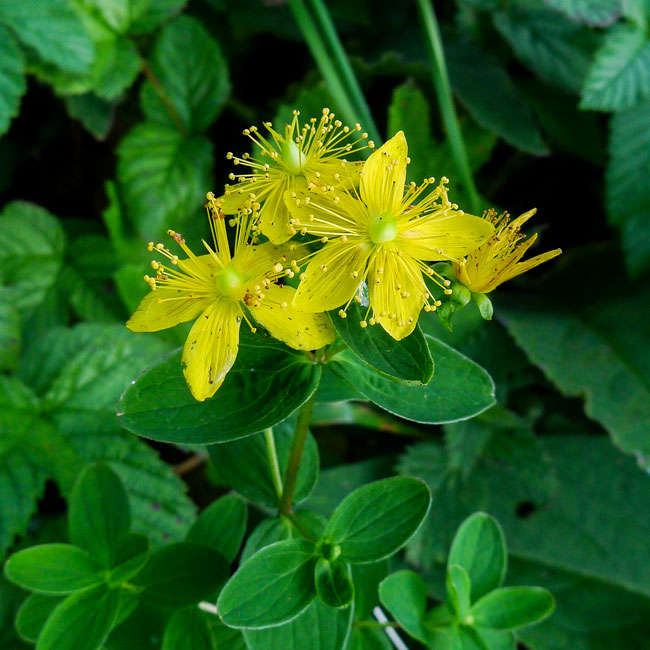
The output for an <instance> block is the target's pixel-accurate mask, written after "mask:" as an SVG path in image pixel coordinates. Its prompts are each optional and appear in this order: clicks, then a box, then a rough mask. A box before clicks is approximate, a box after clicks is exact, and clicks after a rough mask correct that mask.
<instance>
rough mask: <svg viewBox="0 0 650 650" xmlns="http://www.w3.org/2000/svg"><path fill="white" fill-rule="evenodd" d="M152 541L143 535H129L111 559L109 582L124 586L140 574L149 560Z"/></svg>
mask: <svg viewBox="0 0 650 650" xmlns="http://www.w3.org/2000/svg"><path fill="white" fill-rule="evenodd" d="M150 550H151V540H150V539H149V538H148V537H147V536H146V535H143V534H141V533H128V534H126V535H124V536H123V537H122V538H121V539H120V540H119V541H118V543H117V545H116V548H115V552H114V553H113V554H112V557H111V572H110V576H109V577H108V579H107V582H108V584H109V585H111V586H117V585H122V584H124V583H126V581H127V580H128V579H129V578H132V577H133V576H134V575H136V574H137V573H139V572H140V570H141V569H142V567H143V566H144V565H145V564H146V563H147V561H148V560H149V552H150Z"/></svg>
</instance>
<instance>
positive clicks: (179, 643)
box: [162, 607, 217, 650]
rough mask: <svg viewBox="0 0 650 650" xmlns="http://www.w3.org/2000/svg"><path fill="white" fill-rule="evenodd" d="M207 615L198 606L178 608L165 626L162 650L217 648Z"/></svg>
mask: <svg viewBox="0 0 650 650" xmlns="http://www.w3.org/2000/svg"><path fill="white" fill-rule="evenodd" d="M209 616H211V614H207V613H206V612H203V611H201V610H200V609H199V608H198V607H192V608H190V609H179V610H178V611H177V612H175V613H174V614H173V616H172V617H171V618H170V619H169V622H168V623H167V625H166V626H165V636H164V637H163V641H162V650H217V644H216V642H215V640H214V634H213V633H212V629H211V627H210V623H209V618H208V617H209Z"/></svg>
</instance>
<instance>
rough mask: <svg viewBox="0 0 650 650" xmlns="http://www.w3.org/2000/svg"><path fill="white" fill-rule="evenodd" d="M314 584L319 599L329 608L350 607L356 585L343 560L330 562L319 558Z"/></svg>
mask: <svg viewBox="0 0 650 650" xmlns="http://www.w3.org/2000/svg"><path fill="white" fill-rule="evenodd" d="M314 584H315V585H316V593H317V595H318V597H319V598H320V600H322V601H323V602H324V603H325V604H326V605H328V606H329V607H335V608H337V609H339V608H341V607H348V606H349V605H350V603H351V602H352V600H353V599H354V584H353V583H352V579H351V577H350V571H349V569H348V567H347V565H346V564H345V562H342V561H341V560H333V561H332V562H330V561H329V560H328V559H326V558H324V557H321V558H318V561H317V562H316V568H315V570H314Z"/></svg>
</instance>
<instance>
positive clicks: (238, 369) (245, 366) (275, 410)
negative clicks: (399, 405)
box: [119, 337, 321, 444]
mask: <svg viewBox="0 0 650 650" xmlns="http://www.w3.org/2000/svg"><path fill="white" fill-rule="evenodd" d="M180 356H181V355H180V351H179V352H178V353H176V354H174V355H172V356H170V357H168V358H166V359H164V360H163V361H161V362H160V363H158V364H156V365H154V366H153V367H152V368H150V369H149V371H148V372H146V373H145V374H144V375H141V376H140V377H139V378H138V379H136V380H134V381H133V383H132V385H131V386H130V387H129V388H128V390H127V391H126V392H125V393H124V395H123V397H122V400H121V402H120V405H119V410H120V420H121V422H122V426H124V427H125V428H126V429H128V430H129V431H132V432H133V433H137V434H138V435H141V436H144V437H147V438H153V439H154V440H164V441H167V442H183V443H200V444H209V443H214V442H226V441H229V440H235V439H237V438H242V437H244V436H247V435H250V434H252V433H257V432H258V431H262V430H264V429H266V428H268V427H271V426H275V425H276V424H278V422H281V421H282V420H284V419H285V418H287V417H288V416H289V415H291V413H293V412H294V411H295V410H296V409H297V408H298V407H299V406H301V405H302V404H303V403H304V402H305V401H306V400H307V399H308V398H309V397H310V396H311V394H312V393H313V392H314V390H316V388H317V386H318V381H319V379H320V373H321V369H320V367H319V366H318V365H315V364H312V363H310V362H309V360H308V359H307V357H306V356H305V355H304V354H302V353H301V352H296V351H294V350H290V349H289V348H287V347H285V346H284V345H282V344H280V343H277V342H271V341H268V340H267V341H265V340H263V339H262V338H261V337H255V338H253V339H242V340H240V343H239V353H238V356H237V361H236V362H235V365H234V366H233V368H232V369H231V370H230V372H229V373H228V376H227V377H226V380H225V381H224V383H223V385H222V386H221V388H219V390H218V391H217V393H216V394H215V396H214V397H213V398H211V399H209V400H206V401H204V402H197V401H196V400H195V399H194V398H193V397H192V395H191V393H190V391H189V389H188V388H187V384H186V383H185V378H184V377H183V373H182V372H181V364H180ZM242 395H245V396H246V400H245V401H242V400H241V396H242Z"/></svg>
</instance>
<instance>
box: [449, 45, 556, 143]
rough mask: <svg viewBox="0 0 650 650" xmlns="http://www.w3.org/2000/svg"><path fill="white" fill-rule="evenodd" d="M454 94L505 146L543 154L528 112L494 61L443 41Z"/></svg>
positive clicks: (472, 48) (476, 50) (473, 49)
mask: <svg viewBox="0 0 650 650" xmlns="http://www.w3.org/2000/svg"><path fill="white" fill-rule="evenodd" d="M445 56H446V58H447V65H448V67H449V76H450V79H451V83H452V86H453V88H454V90H455V92H457V93H458V96H459V97H460V99H461V101H462V102H463V104H465V106H466V107H467V109H468V110H469V112H470V113H471V115H472V117H473V118H474V119H475V120H476V121H477V122H478V123H479V124H481V125H482V126H484V127H485V128H487V129H490V131H492V132H494V133H496V134H497V135H498V136H500V137H501V138H503V139H504V140H505V141H506V142H508V143H509V144H511V145H513V146H514V147H517V148H519V149H523V150H524V151H527V152H529V153H534V154H544V153H547V149H546V146H545V145H544V142H543V141H542V137H541V135H540V133H539V129H538V128H537V125H536V124H535V121H534V119H533V115H532V113H531V111H530V108H529V107H528V106H527V105H526V103H525V101H524V99H523V97H522V96H521V94H520V93H519V91H518V90H517V88H516V87H515V85H514V84H513V82H512V80H511V79H510V77H509V76H508V74H507V72H506V71H505V70H504V69H503V68H502V67H501V66H500V65H499V64H498V62H497V61H496V59H495V58H494V57H493V56H492V55H491V54H490V53H489V52H486V51H484V50H481V49H480V48H479V47H478V46H476V45H475V44H473V43H472V42H470V41H465V40H450V39H447V40H445Z"/></svg>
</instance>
